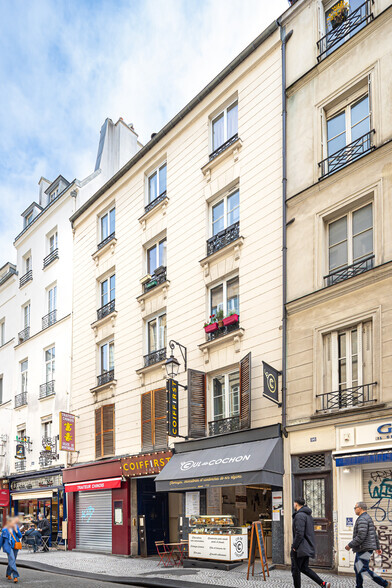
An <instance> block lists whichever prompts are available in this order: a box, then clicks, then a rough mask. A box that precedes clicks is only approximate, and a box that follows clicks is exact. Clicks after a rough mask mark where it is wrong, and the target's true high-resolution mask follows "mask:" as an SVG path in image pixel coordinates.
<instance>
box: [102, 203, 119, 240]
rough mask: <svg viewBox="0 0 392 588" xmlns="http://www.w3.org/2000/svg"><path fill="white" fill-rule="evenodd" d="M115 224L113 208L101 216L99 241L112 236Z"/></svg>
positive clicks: (114, 209) (114, 210)
mask: <svg viewBox="0 0 392 588" xmlns="http://www.w3.org/2000/svg"><path fill="white" fill-rule="evenodd" d="M115 224H116V208H115V207H113V208H112V209H111V210H109V211H108V212H107V213H106V214H104V215H103V216H101V241H104V240H105V239H107V238H108V237H110V236H111V235H114V232H115Z"/></svg>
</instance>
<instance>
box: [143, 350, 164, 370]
mask: <svg viewBox="0 0 392 588" xmlns="http://www.w3.org/2000/svg"><path fill="white" fill-rule="evenodd" d="M143 359H144V367H148V366H150V365H154V363H158V362H159V361H163V360H164V359H166V348H163V349H158V350H157V351H152V352H151V353H148V354H147V355H145V356H144V358H143Z"/></svg>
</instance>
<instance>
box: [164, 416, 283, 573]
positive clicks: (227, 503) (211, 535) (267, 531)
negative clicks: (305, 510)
mask: <svg viewBox="0 0 392 588" xmlns="http://www.w3.org/2000/svg"><path fill="white" fill-rule="evenodd" d="M282 477H283V444H282V439H281V435H280V427H279V426H278V425H277V426H271V427H262V428H259V429H251V430H249V431H240V432H238V433H231V434H230V435H221V436H216V437H208V438H206V439H200V440H195V441H187V442H184V443H178V444H176V446H175V455H174V456H173V458H172V459H171V460H170V462H169V463H168V464H167V465H166V466H165V468H164V469H163V471H162V472H161V473H160V474H159V475H158V476H157V478H156V489H157V491H158V492H170V493H181V494H182V496H183V501H184V516H183V517H181V518H183V520H182V524H181V527H182V534H183V537H184V538H188V539H189V546H190V547H189V549H190V557H191V558H192V557H195V558H198V559H200V560H201V559H203V560H221V561H226V562H231V561H240V560H243V559H246V557H247V548H248V531H249V529H250V527H251V524H252V522H255V521H261V522H262V525H263V530H264V535H265V543H266V550H267V557H270V558H273V561H274V562H275V563H281V562H282V561H283V519H282V483H283V482H282ZM218 536H219V537H218ZM244 537H245V538H246V541H244ZM217 541H218V542H219V549H218V550H217V549H216V547H217ZM234 546H237V550H236V549H235V547H234ZM240 547H241V549H240ZM218 552H220V554H221V557H219V553H218Z"/></svg>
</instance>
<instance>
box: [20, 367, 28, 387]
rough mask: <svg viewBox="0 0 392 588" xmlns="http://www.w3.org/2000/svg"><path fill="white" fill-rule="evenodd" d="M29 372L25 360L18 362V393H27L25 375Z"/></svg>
mask: <svg viewBox="0 0 392 588" xmlns="http://www.w3.org/2000/svg"><path fill="white" fill-rule="evenodd" d="M28 371H29V362H28V360H27V359H25V360H24V361H21V362H20V391H21V392H27V375H28Z"/></svg>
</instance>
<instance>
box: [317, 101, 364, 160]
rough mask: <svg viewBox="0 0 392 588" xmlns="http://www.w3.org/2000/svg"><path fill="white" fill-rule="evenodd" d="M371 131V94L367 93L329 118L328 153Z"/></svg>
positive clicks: (332, 152) (331, 153) (334, 151)
mask: <svg viewBox="0 0 392 588" xmlns="http://www.w3.org/2000/svg"><path fill="white" fill-rule="evenodd" d="M369 131H370V106H369V95H368V93H366V94H365V95H364V96H361V97H360V98H359V99H357V100H356V101H355V102H353V103H352V104H349V105H348V106H346V107H345V108H344V109H343V110H341V111H340V112H338V113H337V114H334V115H333V116H331V117H328V118H327V154H328V157H329V156H330V155H333V154H334V153H336V152H337V151H339V150H340V149H342V148H343V147H346V145H349V144H350V143H352V142H353V141H356V140H357V139H360V138H361V137H363V136H364V135H366V133H369Z"/></svg>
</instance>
